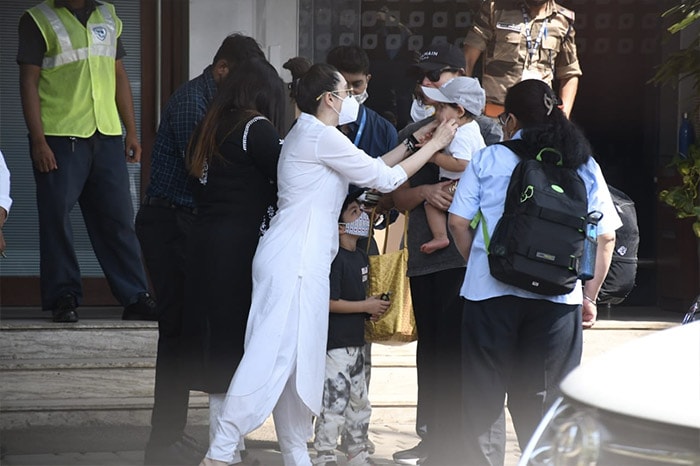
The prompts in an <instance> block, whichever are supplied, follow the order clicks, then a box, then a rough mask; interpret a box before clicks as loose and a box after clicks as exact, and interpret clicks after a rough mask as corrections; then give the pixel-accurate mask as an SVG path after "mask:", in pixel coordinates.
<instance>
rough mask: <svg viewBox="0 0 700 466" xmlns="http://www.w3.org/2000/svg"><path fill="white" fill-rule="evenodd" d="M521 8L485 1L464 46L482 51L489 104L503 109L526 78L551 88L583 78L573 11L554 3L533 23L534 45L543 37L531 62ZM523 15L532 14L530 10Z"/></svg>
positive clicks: (506, 1)
mask: <svg viewBox="0 0 700 466" xmlns="http://www.w3.org/2000/svg"><path fill="white" fill-rule="evenodd" d="M522 5H523V2H522V1H519V0H490V1H484V2H483V4H482V7H481V11H480V13H479V16H478V17H477V18H476V19H475V21H474V24H473V26H472V29H471V30H470V31H469V33H468V34H467V37H466V39H465V40H464V45H465V46H466V45H468V46H471V47H474V48H476V49H479V50H481V52H482V56H483V78H482V86H483V87H484V90H485V91H486V101H487V102H490V103H494V104H499V105H503V101H504V100H505V96H506V91H507V90H508V88H509V87H510V86H512V85H513V84H516V83H518V82H520V81H521V80H522V79H528V78H534V77H537V78H539V79H542V80H544V81H545V82H547V83H548V84H549V85H550V86H551V85H552V81H553V80H554V79H555V78H556V79H565V78H570V77H574V76H581V74H582V73H581V67H580V65H579V62H578V57H577V55H576V44H575V42H574V27H573V24H574V12H573V11H571V10H567V9H566V8H564V7H562V6H560V5H558V4H556V3H554V2H550V3H549V4H548V5H547V8H546V11H545V12H544V13H543V14H542V15H540V16H538V17H537V18H534V19H532V18H531V19H530V21H529V23H530V43H531V45H535V44H536V42H537V40H538V37H541V39H540V43H539V46H538V47H537V50H536V51H534V54H533V55H532V57H530V55H529V53H528V48H527V34H526V26H527V25H526V23H525V18H524V17H523V9H522ZM525 11H528V14H529V10H528V9H527V7H526V10H525ZM543 27H546V29H545V30H544V31H542V28H543ZM540 34H541V35H540Z"/></svg>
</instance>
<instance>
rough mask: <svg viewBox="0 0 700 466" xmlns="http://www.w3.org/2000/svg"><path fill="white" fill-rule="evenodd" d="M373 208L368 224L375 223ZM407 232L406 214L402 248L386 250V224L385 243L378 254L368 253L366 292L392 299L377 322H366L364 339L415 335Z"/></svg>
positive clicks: (384, 340) (394, 339) (383, 340)
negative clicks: (408, 275) (385, 294)
mask: <svg viewBox="0 0 700 466" xmlns="http://www.w3.org/2000/svg"><path fill="white" fill-rule="evenodd" d="M374 216H375V215H374V211H373V212H372V219H371V225H372V226H374V220H375V219H374ZM407 232H408V213H406V219H405V223H404V231H403V243H402V244H401V249H399V250H398V251H394V252H389V253H387V252H386V246H387V242H388V241H389V225H388V223H387V227H386V232H385V233H386V234H385V236H384V246H383V247H382V251H381V254H379V255H376V256H369V295H370V296H380V295H382V294H384V293H388V294H389V296H390V300H391V305H390V306H389V309H387V311H386V312H385V313H384V315H382V317H381V318H380V319H379V320H377V321H376V322H372V321H369V320H368V321H367V323H366V324H365V339H366V340H367V341H368V342H373V343H383V344H392V343H408V342H411V341H414V340H416V339H417V338H418V333H417V331H416V319H415V317H414V316H413V305H412V303H411V288H410V286H409V282H408V277H407V276H406V270H407V269H408V249H407V246H406V242H407Z"/></svg>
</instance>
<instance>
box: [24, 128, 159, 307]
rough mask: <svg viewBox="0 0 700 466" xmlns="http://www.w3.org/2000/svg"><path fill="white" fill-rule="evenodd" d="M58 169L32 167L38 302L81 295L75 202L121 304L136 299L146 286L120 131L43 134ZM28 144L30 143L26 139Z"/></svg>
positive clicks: (51, 302) (47, 304) (51, 303)
mask: <svg viewBox="0 0 700 466" xmlns="http://www.w3.org/2000/svg"><path fill="white" fill-rule="evenodd" d="M46 142H47V143H48V144H49V147H51V150H52V151H53V153H54V156H55V157H56V163H57V164H58V170H53V171H51V172H48V173H40V172H38V171H37V170H36V169H34V180H35V181H36V200H37V208H38V212H39V250H40V256H41V260H40V268H41V277H40V287H41V307H42V309H43V310H47V311H48V310H51V309H54V308H55V305H56V300H57V299H58V298H60V297H61V296H63V295H65V294H71V295H73V296H74V297H75V298H76V300H77V302H78V304H80V302H81V300H82V297H83V289H82V283H81V279H80V267H79V264H78V258H77V256H76V253H75V247H74V240H73V227H72V225H71V218H70V213H71V211H72V210H73V208H74V207H75V205H76V204H80V210H81V212H82V214H83V220H84V221H85V228H86V229H87V232H88V235H89V237H90V243H91V244H92V249H93V250H94V251H95V256H97V259H98V260H99V262H100V266H101V267H102V270H103V271H104V274H105V277H106V278H107V282H108V283H109V287H110V289H111V290H112V294H114V296H115V297H116V298H117V300H118V301H119V303H120V304H122V305H123V306H126V305H128V304H131V303H133V302H135V301H136V300H137V298H138V295H139V293H143V292H145V291H148V284H147V282H146V273H145V271H144V268H143V263H142V262H141V249H140V247H139V242H138V240H137V239H136V235H135V234H134V224H133V218H134V209H133V207H132V205H131V196H130V194H129V173H128V170H127V167H126V161H125V157H124V143H123V141H122V138H121V136H104V135H102V134H99V133H95V134H94V135H92V136H90V137H89V138H69V137H62V136H47V137H46ZM30 145H31V144H30Z"/></svg>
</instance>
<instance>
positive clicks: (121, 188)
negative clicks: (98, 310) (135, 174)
mask: <svg viewBox="0 0 700 466" xmlns="http://www.w3.org/2000/svg"><path fill="white" fill-rule="evenodd" d="M121 32H122V22H121V20H120V19H119V18H118V17H117V15H116V12H115V10H114V7H113V6H112V5H111V4H108V3H103V2H98V1H95V0H46V1H45V2H43V3H41V4H39V5H37V6H35V7H33V8H31V9H29V10H27V11H26V12H25V14H24V15H23V16H22V18H21V19H20V23H19V48H18V52H17V62H18V63H19V65H20V93H21V97H22V107H23V111H24V118H25V121H26V123H27V128H28V129H29V141H30V153H31V158H32V162H33V166H34V179H35V181H36V197H37V206H38V210H39V240H40V254H41V262H40V268H41V279H40V283H41V301H42V308H43V309H44V310H50V311H52V315H53V320H54V321H55V322H76V321H77V320H78V314H77V311H76V308H77V307H78V305H79V303H80V301H81V299H82V286H81V279H80V270H79V267H78V260H77V258H76V254H75V249H74V247H73V233H72V228H71V222H70V217H69V215H70V212H71V210H72V209H73V207H74V206H75V204H76V202H79V203H80V208H81V211H82V214H83V218H84V220H85V226H86V227H87V231H88V234H89V236H90V240H91V242H92V246H93V249H94V251H95V255H96V256H97V258H98V260H99V262H100V265H101V266H102V269H103V271H104V273H105V276H106V277H107V280H108V282H109V285H110V288H111V290H112V292H113V293H114V295H115V297H116V298H117V299H118V301H119V302H120V303H121V304H122V305H124V307H125V308H124V314H123V316H122V317H123V318H124V319H143V320H156V319H157V314H156V310H155V303H154V301H153V298H151V296H150V295H149V293H148V286H147V282H146V274H145V271H144V268H143V264H142V263H141V249H140V247H139V243H138V240H137V239H136V234H135V232H134V227H133V215H134V214H133V208H132V205H131V196H130V192H129V177H128V171H127V167H126V162H127V161H128V162H138V161H139V160H140V158H141V146H140V144H139V141H138V135H137V131H136V121H135V118H134V107H133V100H132V96H131V87H130V85H129V79H128V76H127V75H126V71H125V69H124V65H123V63H122V60H121V59H122V57H123V56H124V55H125V53H124V49H123V46H122V45H121V41H120V39H119V36H120V35H121ZM122 123H123V124H124V127H125V128H126V145H125V143H124V141H123V140H122ZM125 156H126V159H125Z"/></svg>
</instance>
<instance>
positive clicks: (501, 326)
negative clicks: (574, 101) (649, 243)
mask: <svg viewBox="0 0 700 466" xmlns="http://www.w3.org/2000/svg"><path fill="white" fill-rule="evenodd" d="M558 104H559V101H558V97H557V96H556V94H555V93H554V91H553V90H552V89H551V88H550V87H549V86H548V85H547V84H545V83H544V82H542V81H539V80H525V81H521V82H520V83H518V84H516V85H514V86H513V87H511V88H510V89H509V90H508V93H507V95H506V99H505V112H504V113H503V114H502V115H501V116H500V117H499V120H500V122H501V124H502V125H503V132H504V137H505V139H506V140H513V141H516V140H517V141H518V142H515V143H507V144H508V145H504V144H494V145H491V146H488V147H486V148H485V149H483V150H481V151H480V152H478V153H476V154H475V155H474V156H473V158H472V161H471V163H470V164H469V166H468V167H467V170H466V171H465V173H464V175H463V176H462V180H461V181H460V183H459V185H458V187H457V191H456V193H455V196H454V200H453V202H452V205H451V207H450V209H449V212H450V217H449V227H450V231H451V233H452V235H453V238H454V241H455V244H456V245H457V247H458V249H459V250H460V252H461V253H462V255H463V256H464V257H465V259H466V260H467V272H466V276H465V279H464V283H463V285H462V289H461V292H460V294H461V295H462V296H463V297H464V298H465V301H464V309H463V314H462V356H463V363H462V368H463V381H464V388H463V394H464V399H463V403H464V428H465V433H466V438H465V440H466V444H467V448H468V451H469V458H468V460H467V461H465V464H469V465H474V466H478V465H498V464H503V462H504V449H505V428H504V427H505V426H504V403H505V398H506V395H507V396H508V410H509V411H510V414H511V416H512V419H513V424H514V427H515V431H516V434H517V436H518V441H519V443H520V447H521V449H524V448H525V446H526V444H527V441H528V440H529V438H530V437H531V435H532V433H533V432H534V430H535V428H536V426H537V424H538V423H539V421H540V419H541V417H542V416H543V415H544V413H545V412H546V410H547V409H548V407H549V406H550V405H551V403H552V402H553V401H554V400H555V399H556V397H557V394H558V386H559V383H560V382H561V380H562V379H563V378H564V376H565V375H566V374H567V373H568V372H569V371H571V370H572V369H573V368H574V367H576V366H577V365H578V364H579V363H580V360H581V352H582V328H587V327H591V326H592V325H593V324H594V323H595V319H596V312H597V311H596V305H595V302H596V297H597V295H598V292H599V290H600V286H601V283H602V281H603V279H604V278H605V275H606V273H607V270H608V267H609V265H610V259H611V256H612V248H613V246H614V242H615V230H616V229H617V228H618V227H619V226H620V225H621V222H620V219H619V217H618V215H617V213H616V211H615V207H614V205H613V202H612V199H611V197H610V193H609V191H608V188H607V184H606V183H605V179H604V177H603V174H602V172H601V169H600V167H599V165H598V164H597V162H596V161H595V160H594V159H593V157H591V147H590V145H589V143H588V141H587V140H586V138H585V137H584V136H583V134H582V132H581V131H580V130H579V129H578V128H577V127H576V126H575V125H574V124H573V123H572V122H571V121H569V120H568V119H567V118H566V116H565V115H564V113H563V112H562V110H561V109H560V108H559V106H558ZM511 144H512V146H511ZM509 147H513V148H516V147H517V150H518V154H520V155H518V154H516V152H514V151H513V150H511V148H509ZM542 149H545V151H543V150H542ZM537 154H539V155H540V156H541V157H542V158H543V161H545V162H546V160H547V157H552V156H554V158H555V159H556V160H554V162H556V161H560V162H561V166H560V167H558V166H557V165H556V163H554V164H551V165H549V166H548V167H544V165H545V163H539V164H535V166H534V169H535V170H539V169H541V170H542V174H541V175H542V176H547V177H548V176H550V175H553V176H554V177H557V176H559V174H560V173H559V172H557V170H568V173H569V174H570V175H571V176H572V177H574V178H576V179H575V180H574V181H575V182H577V183H579V185H580V184H581V182H582V186H581V190H582V191H583V196H579V198H580V199H579V201H581V200H582V201H583V209H584V211H583V216H582V217H581V218H580V220H581V222H582V224H581V228H583V227H585V220H584V219H585V218H586V212H594V211H597V212H601V213H602V214H603V216H602V218H601V219H600V221H599V223H598V225H597V240H598V246H597V252H596V264H595V272H594V277H593V278H592V279H589V280H587V281H586V282H585V283H584V284H583V285H582V284H581V282H580V281H577V279H576V274H575V273H574V275H573V278H572V279H568V282H569V285H570V288H571V290H570V291H567V292H561V291H551V290H550V291H547V292H546V293H545V292H542V293H538V292H535V291H533V289H534V290H538V289H539V288H537V287H538V286H539V285H540V283H539V282H538V281H537V280H535V279H532V280H530V282H529V283H528V285H529V287H528V286H526V287H520V286H515V285H513V284H512V283H513V282H509V283H511V284H509V283H505V282H504V281H502V280H499V279H496V278H495V277H494V276H493V275H492V274H493V273H495V272H496V271H495V270H494V268H493V267H494V265H493V264H490V263H491V262H493V261H494V259H495V256H496V255H498V254H499V253H503V254H506V255H507V254H508V252H503V251H494V249H493V248H489V246H488V243H489V238H493V236H494V232H495V230H496V227H497V224H498V223H499V220H501V218H502V216H503V214H504V208H505V209H506V210H505V211H506V213H509V212H508V207H506V206H507V205H513V204H516V205H517V204H521V203H523V202H524V201H525V200H526V199H529V198H530V197H532V198H533V199H534V198H537V197H538V196H540V194H539V193H537V192H535V193H534V194H533V193H532V192H531V191H532V189H533V185H532V184H529V185H527V186H525V187H524V188H525V189H524V190H523V191H521V192H519V193H515V194H512V193H510V191H511V190H510V189H509V186H510V184H511V174H512V175H513V178H514V180H513V182H516V181H518V180H515V178H516V176H520V174H519V173H520V172H521V171H519V170H515V168H516V166H518V165H519V163H520V162H521V160H526V159H528V158H536V157H535V156H536V155H537ZM523 163H526V162H524V161H523ZM540 165H541V166H542V167H541V168H540ZM552 167H554V168H552ZM518 168H520V167H518ZM514 170H515V172H514ZM562 173H563V172H562ZM579 178H580V179H579ZM562 186H563V188H562V187H560V186H557V185H556V184H554V183H553V184H552V185H551V187H552V188H554V191H555V192H559V191H561V192H562V193H561V194H569V193H566V190H567V189H568V185H566V184H562ZM584 186H585V187H584ZM547 188H549V186H547ZM534 190H535V191H537V187H535V188H534ZM513 192H515V190H513ZM507 193H508V194H507ZM549 194H551V193H548V195H549ZM512 197H517V198H516V200H515V202H510V198H512ZM554 198H555V199H556V195H555V197H554ZM546 202H549V200H547V201H546ZM555 202H558V201H555ZM555 207H556V206H555ZM540 210H547V208H544V209H540ZM564 210H565V209H564ZM565 214H566V212H565ZM512 215H514V214H512ZM523 215H524V214H523ZM557 215H558V214H557ZM504 217H505V216H504ZM473 219H479V224H478V225H477V226H475V227H474V228H473V229H470V224H471V222H472V220H473ZM505 221H506V220H504V222H505ZM537 221H540V220H537ZM534 225H541V224H538V223H534ZM556 228H559V227H552V228H542V227H540V228H536V229H535V234H534V235H532V236H534V237H535V238H534V241H540V242H541V241H544V243H545V244H548V243H556V242H557V241H558V239H559V238H557V237H553V238H548V235H551V234H552V232H553V231H556ZM574 231H576V230H574ZM497 234H498V233H497ZM579 234H580V233H579ZM524 236H525V235H515V236H514V238H513V239H512V240H511V241H510V242H508V248H512V249H514V250H522V249H529V250H530V251H533V250H535V256H537V253H536V252H537V251H536V247H535V246H533V247H530V245H527V244H522V242H524V241H526V240H525V239H523V238H524ZM582 244H583V236H580V242H579V243H578V247H580V246H581V245H582ZM574 246H575V245H574ZM574 246H572V247H574ZM545 247H546V246H545ZM528 254H530V253H526V254H525V255H526V256H527V255H528ZM579 255H580V254H579ZM542 256H545V257H546V258H547V260H549V259H552V260H555V258H554V257H549V254H542ZM531 259H532V258H528V257H525V258H522V257H520V258H514V259H513V262H512V263H510V264H508V266H507V268H509V269H508V270H506V275H508V274H509V273H511V272H514V270H515V269H517V267H518V264H519V263H521V262H522V261H530V260H531ZM535 259H536V260H539V259H538V258H535ZM556 259H557V260H558V258H556ZM527 264H528V266H527V267H525V269H526V270H525V273H532V274H533V275H536V274H537V269H539V268H540V265H539V264H540V263H538V262H534V261H531V262H528V263H527ZM573 266H574V269H575V268H576V264H575V263H574V264H573ZM511 269H512V270H511ZM569 272H570V271H569V270H567V267H564V270H563V272H562V274H563V275H566V273H569ZM496 274H497V275H499V274H498V273H496ZM500 276H501V275H499V277H500ZM501 278H502V277H501ZM526 281H527V280H526ZM555 289H556V288H555ZM540 291H542V290H540ZM554 293H560V294H554Z"/></svg>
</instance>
